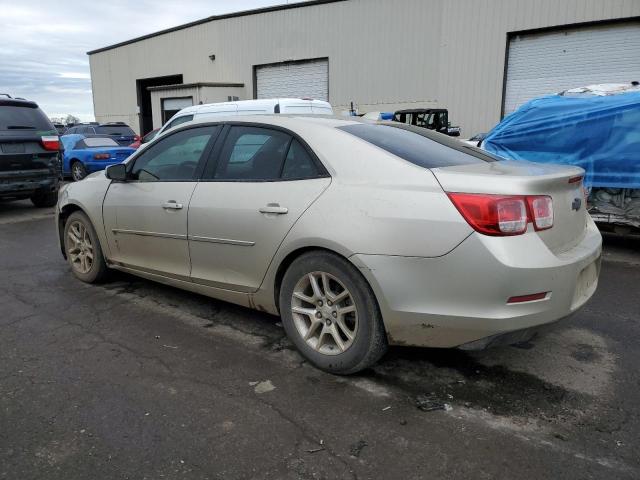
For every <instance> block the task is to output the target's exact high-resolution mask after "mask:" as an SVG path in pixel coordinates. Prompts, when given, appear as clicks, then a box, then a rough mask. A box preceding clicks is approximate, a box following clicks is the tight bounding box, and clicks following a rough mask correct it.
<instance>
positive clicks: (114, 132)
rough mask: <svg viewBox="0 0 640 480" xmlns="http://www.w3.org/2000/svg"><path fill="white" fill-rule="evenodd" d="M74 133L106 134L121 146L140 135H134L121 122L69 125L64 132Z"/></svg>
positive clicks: (85, 134)
mask: <svg viewBox="0 0 640 480" xmlns="http://www.w3.org/2000/svg"><path fill="white" fill-rule="evenodd" d="M76 133H77V134H80V135H84V136H91V135H98V136H104V135H108V136H110V137H111V138H113V139H114V140H115V141H116V142H118V145H121V146H123V147H128V146H129V145H131V144H132V143H133V142H135V141H137V140H139V139H140V137H139V136H138V135H136V133H135V132H134V131H133V130H132V129H131V127H129V125H127V124H126V123H123V122H110V123H100V124H98V123H87V124H80V125H75V126H73V127H71V128H70V129H68V130H67V131H66V132H65V134H66V135H72V134H76Z"/></svg>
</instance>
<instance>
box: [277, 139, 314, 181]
mask: <svg viewBox="0 0 640 480" xmlns="http://www.w3.org/2000/svg"><path fill="white" fill-rule="evenodd" d="M319 173H320V172H318V167H317V166H316V164H315V162H314V161H313V159H312V158H311V156H309V153H308V152H307V151H306V150H305V148H304V147H303V146H302V145H301V144H300V142H299V141H298V140H293V141H292V142H291V146H290V147H289V151H288V152H287V157H286V158H285V160H284V167H283V168H282V178H283V179H285V180H291V179H294V178H313V177H317V176H318V175H319Z"/></svg>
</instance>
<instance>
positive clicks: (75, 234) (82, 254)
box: [67, 221, 93, 274]
mask: <svg viewBox="0 0 640 480" xmlns="http://www.w3.org/2000/svg"><path fill="white" fill-rule="evenodd" d="M67 239H68V247H67V255H69V259H70V260H71V266H72V267H73V269H74V270H76V271H77V272H79V273H84V274H86V273H89V271H90V270H91V267H92V266H93V244H92V243H91V237H90V236H89V231H88V230H87V227H86V226H85V225H84V224H83V223H81V222H78V221H76V222H73V223H72V224H71V225H70V226H69V230H68V231H67Z"/></svg>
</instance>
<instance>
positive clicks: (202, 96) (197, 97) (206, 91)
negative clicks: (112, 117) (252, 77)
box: [99, 86, 245, 128]
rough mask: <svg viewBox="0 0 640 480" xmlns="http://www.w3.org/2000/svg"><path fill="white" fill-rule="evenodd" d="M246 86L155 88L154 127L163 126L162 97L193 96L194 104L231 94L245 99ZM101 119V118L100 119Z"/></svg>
mask: <svg viewBox="0 0 640 480" xmlns="http://www.w3.org/2000/svg"><path fill="white" fill-rule="evenodd" d="M244 92H245V88H244V87H206V86H199V87H190V88H169V89H162V90H154V91H152V92H151V111H152V113H153V128H160V127H161V126H162V99H163V98H176V97H193V104H194V105H198V104H199V103H217V102H226V101H227V100H228V97H229V96H232V97H233V96H236V97H239V99H240V100H245V98H244V97H243V96H244ZM99 121H100V120H99ZM130 125H131V127H132V128H133V126H134V125H135V126H136V127H137V126H138V122H137V121H136V122H134V123H131V124H130Z"/></svg>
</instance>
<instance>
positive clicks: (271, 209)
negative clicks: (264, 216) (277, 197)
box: [258, 203, 289, 215]
mask: <svg viewBox="0 0 640 480" xmlns="http://www.w3.org/2000/svg"><path fill="white" fill-rule="evenodd" d="M258 211H259V212H260V213H275V214H276V215H284V214H285V213H289V209H288V208H286V207H281V206H280V205H279V204H277V203H270V204H268V205H267V206H266V207H262V208H260V210H258Z"/></svg>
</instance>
